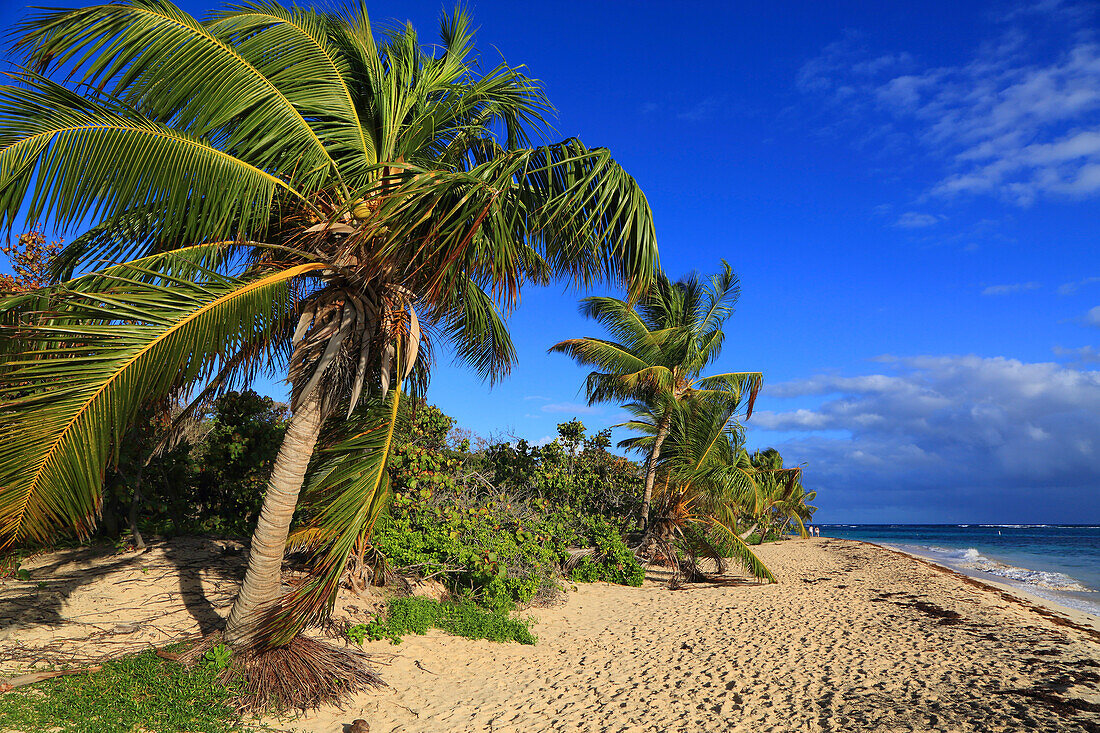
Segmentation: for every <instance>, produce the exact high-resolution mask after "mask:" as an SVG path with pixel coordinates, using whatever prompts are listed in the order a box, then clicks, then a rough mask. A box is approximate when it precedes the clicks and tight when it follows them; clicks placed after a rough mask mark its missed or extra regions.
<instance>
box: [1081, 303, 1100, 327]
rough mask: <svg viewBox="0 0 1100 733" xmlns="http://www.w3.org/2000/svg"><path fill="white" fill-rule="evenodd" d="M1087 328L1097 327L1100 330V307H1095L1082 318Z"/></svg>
mask: <svg viewBox="0 0 1100 733" xmlns="http://www.w3.org/2000/svg"><path fill="white" fill-rule="evenodd" d="M1082 320H1083V321H1084V323H1085V325H1086V326H1096V327H1098V328H1100V305H1097V306H1094V307H1092V308H1090V309H1089V312H1088V313H1086V314H1085V315H1084V317H1083V318H1082Z"/></svg>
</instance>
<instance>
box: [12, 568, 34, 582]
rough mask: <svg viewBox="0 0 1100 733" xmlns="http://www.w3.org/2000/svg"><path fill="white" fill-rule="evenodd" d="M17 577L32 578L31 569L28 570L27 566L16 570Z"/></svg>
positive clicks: (22, 578) (20, 578)
mask: <svg viewBox="0 0 1100 733" xmlns="http://www.w3.org/2000/svg"><path fill="white" fill-rule="evenodd" d="M15 577H16V578H18V579H19V580H30V579H31V571H30V570H27V569H26V568H19V569H17V570H16V571H15Z"/></svg>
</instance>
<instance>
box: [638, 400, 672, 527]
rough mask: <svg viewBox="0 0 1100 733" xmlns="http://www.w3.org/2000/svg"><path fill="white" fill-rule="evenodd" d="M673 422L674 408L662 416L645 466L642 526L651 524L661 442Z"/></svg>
mask: <svg viewBox="0 0 1100 733" xmlns="http://www.w3.org/2000/svg"><path fill="white" fill-rule="evenodd" d="M671 424H672V410H669V411H668V413H667V414H666V415H665V416H664V417H663V418H661V424H660V425H659V426H658V427H657V437H656V438H654V440H653V450H651V451H650V452H649V460H648V461H646V466H645V495H644V496H643V497H642V517H641V519H642V527H643V528H644V527H647V526H648V525H649V505H650V503H651V502H652V501H653V484H654V482H655V481H656V479H657V459H658V458H660V456H661V444H662V443H664V442H665V437H666V436H667V435H668V428H669V426H670V425H671Z"/></svg>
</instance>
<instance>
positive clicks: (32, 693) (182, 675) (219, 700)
mask: <svg viewBox="0 0 1100 733" xmlns="http://www.w3.org/2000/svg"><path fill="white" fill-rule="evenodd" d="M217 673H218V670H217V668H216V667H215V666H214V665H201V664H200V665H194V666H192V667H189V668H188V667H183V666H181V665H179V664H177V663H174V662H170V661H167V660H165V659H162V658H161V657H158V656H157V655H156V653H155V652H154V651H153V650H149V651H146V652H142V653H141V654H137V655H134V656H129V657H124V658H122V659H118V660H115V661H110V662H105V663H104V664H103V665H102V669H100V670H98V671H91V672H87V673H83V674H77V675H71V676H65V677H58V678H55V679H52V680H46V681H45V682H40V683H38V684H36V685H34V686H33V687H22V688H18V689H16V690H12V691H10V692H7V693H3V694H0V730H11V731H47V730H48V731H56V733H131V732H132V731H135V730H141V731H146V732H147V733H189V732H190V731H197V730H201V731H204V732H208V733H244V732H245V731H252V730H258V729H257V728H254V727H252V726H249V725H247V724H246V723H244V722H243V721H242V720H241V719H240V716H239V715H238V714H237V713H236V711H235V710H234V709H233V707H232V703H231V696H232V693H231V691H230V690H229V689H227V688H226V687H225V686H223V685H221V684H218V683H217V682H216V677H217Z"/></svg>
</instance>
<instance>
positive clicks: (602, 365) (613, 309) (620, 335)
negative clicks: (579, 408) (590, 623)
mask: <svg viewBox="0 0 1100 733" xmlns="http://www.w3.org/2000/svg"><path fill="white" fill-rule="evenodd" d="M740 292H741V288H740V284H739V282H738V280H737V276H736V275H734V273H733V269H732V268H731V267H730V266H729V264H728V263H727V262H725V261H724V260H723V261H722V271H721V272H719V273H718V274H716V275H714V276H712V277H711V278H710V279H709V280H706V281H704V280H702V279H701V278H700V277H699V276H698V275H697V274H692V275H690V276H688V277H686V278H684V279H682V280H680V281H678V282H671V281H670V280H669V279H668V278H667V277H666V276H665V275H663V274H660V275H658V277H657V279H656V280H655V282H654V284H653V286H652V287H651V289H650V290H649V291H647V292H646V294H645V295H644V296H643V298H642V299H641V300H640V302H639V303H638V304H637V305H636V306H634V305H632V304H631V303H630V302H628V301H624V300H620V299H617V298H610V297H590V298H585V299H584V300H583V301H582V302H581V313H583V314H584V315H585V316H587V317H589V318H592V319H593V320H595V321H596V322H597V323H599V324H600V325H602V326H603V327H604V328H605V329H607V331H608V333H609V334H610V337H611V338H610V339H601V338H594V337H584V338H577V339H567V340H565V341H562V342H560V343H558V344H555V345H554V346H552V347H551V348H550V350H551V351H556V352H560V353H564V354H568V355H569V356H571V357H573V358H574V359H575V360H576V361H578V362H579V363H581V364H585V365H591V366H593V367H595V369H594V370H593V371H592V372H591V373H590V374H589V375H588V378H587V381H586V384H585V387H586V392H587V394H588V401H589V404H593V403H596V402H623V401H638V402H641V403H644V404H645V405H648V406H650V407H651V408H652V409H653V411H654V412H655V413H656V414H658V415H659V417H658V420H657V425H658V430H657V433H656V435H655V436H654V439H653V441H652V442H651V443H650V444H649V457H648V459H647V462H646V483H645V497H644V500H643V508H642V511H643V515H642V520H643V521H645V520H646V519H647V517H648V513H649V506H650V503H651V498H652V492H653V483H654V480H655V476H656V466H657V459H658V458H659V456H660V451H661V445H662V443H663V442H664V440H665V437H666V436H667V434H668V431H669V429H670V427H671V424H672V419H673V414H674V413H675V411H676V410H677V409H679V407H681V406H682V405H684V404H686V403H688V402H693V401H698V400H703V401H718V402H721V403H726V404H735V405H736V404H739V403H741V402H742V401H743V402H744V404H745V406H746V413H747V415H748V416H751V415H752V408H753V404H754V402H755V400H756V395H757V392H758V391H759V389H760V384H761V378H762V376H761V374H760V373H759V372H728V373H724V374H714V375H710V376H702V372H703V370H704V369H706V367H707V366H708V365H710V364H711V363H712V362H713V361H714V360H715V359H717V358H718V356H719V354H720V353H721V350H722V344H723V342H724V340H725V333H724V332H723V330H722V326H723V324H724V323H725V321H726V319H727V318H729V316H730V315H732V314H733V305H734V303H735V302H736V301H737V298H738V297H739V295H740ZM743 398H744V399H743Z"/></svg>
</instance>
